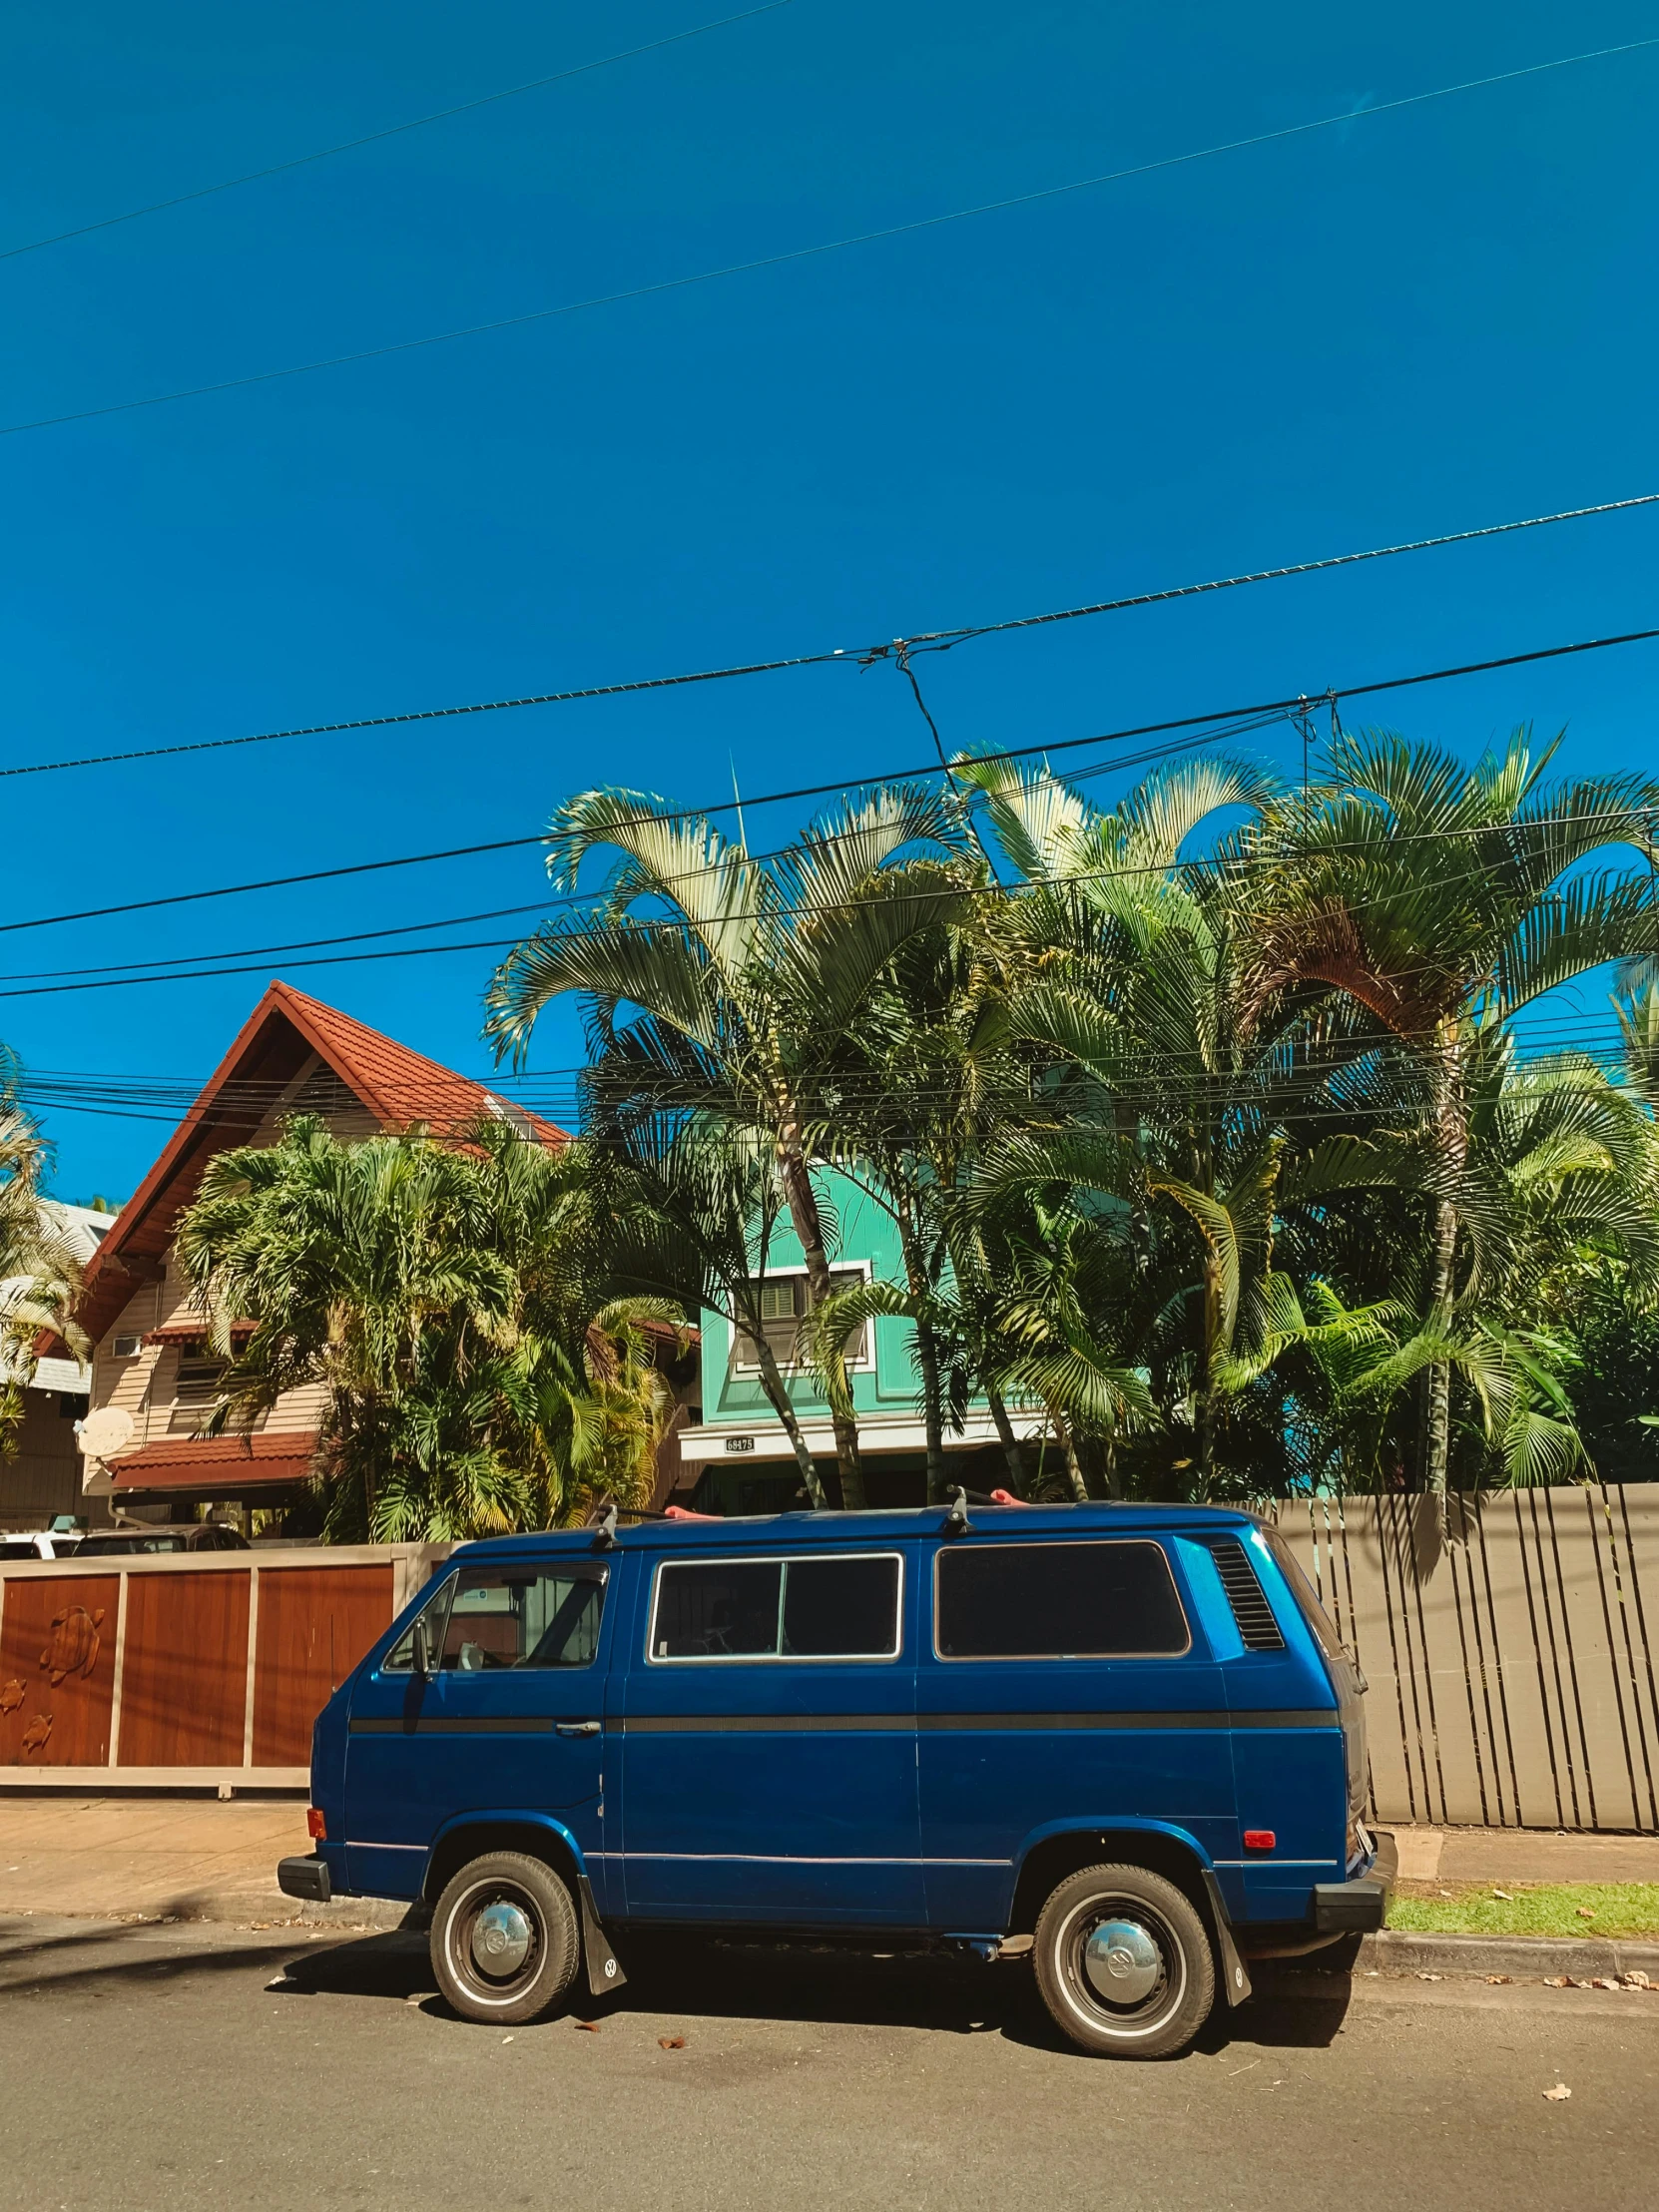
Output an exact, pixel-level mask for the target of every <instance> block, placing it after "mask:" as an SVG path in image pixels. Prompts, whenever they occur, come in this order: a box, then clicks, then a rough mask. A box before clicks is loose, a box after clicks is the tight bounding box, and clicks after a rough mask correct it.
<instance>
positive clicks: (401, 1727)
mask: <svg viewBox="0 0 1659 2212" xmlns="http://www.w3.org/2000/svg"><path fill="white" fill-rule="evenodd" d="M557 1725H558V1723H557V1722H556V1721H555V1720H554V1719H552V1718H551V1717H537V1718H531V1719H517V1718H514V1719H501V1718H498V1717H495V1716H493V1715H492V1716H485V1715H479V1717H478V1718H477V1719H475V1720H468V1719H451V1718H448V1717H446V1718H444V1719H442V1720H426V1719H419V1720H403V1719H401V1718H398V1717H394V1718H388V1719H372V1720H371V1719H369V1718H367V1717H366V1716H360V1717H354V1718H353V1719H352V1722H351V1734H352V1735H353V1736H486V1735H487V1736H545V1735H549V1734H551V1733H552V1731H553V1729H554V1728H555V1727H556V1726H557ZM605 1726H606V1729H607V1730H608V1731H609V1732H611V1733H613V1734H616V1735H627V1736H742V1735H768V1736H782V1735H791V1736H797V1735H815V1734H818V1735H845V1734H853V1735H866V1736H875V1735H908V1734H909V1733H910V1732H911V1731H912V1730H921V1731H924V1732H926V1733H928V1734H933V1733H938V1732H944V1733H953V1732H960V1731H967V1732H969V1733H972V1734H977V1735H991V1734H996V1735H1005V1734H1009V1733H1017V1732H1024V1731H1046V1732H1050V1733H1052V1732H1053V1731H1056V1730H1073V1731H1088V1732H1102V1731H1107V1730H1111V1731H1118V1732H1121V1731H1125V1730H1127V1731H1131V1732H1135V1733H1138V1734H1142V1735H1161V1734H1164V1733H1166V1732H1168V1731H1170V1730H1177V1729H1178V1730H1192V1729H1212V1730H1213V1729H1231V1728H1252V1729H1261V1728H1289V1729H1298V1730H1300V1729H1310V1728H1316V1729H1330V1730H1335V1729H1339V1728H1340V1727H1341V1726H1342V1723H1341V1721H1340V1719H1339V1718H1338V1716H1337V1714H1336V1713H1335V1712H1330V1711H1324V1712H1311V1713H919V1714H916V1715H914V1716H913V1717H912V1716H911V1715H910V1714H908V1713H673V1714H643V1713H638V1714H633V1715H630V1716H629V1717H628V1718H627V1719H620V1718H619V1719H614V1720H610V1721H607V1722H606V1724H605Z"/></svg>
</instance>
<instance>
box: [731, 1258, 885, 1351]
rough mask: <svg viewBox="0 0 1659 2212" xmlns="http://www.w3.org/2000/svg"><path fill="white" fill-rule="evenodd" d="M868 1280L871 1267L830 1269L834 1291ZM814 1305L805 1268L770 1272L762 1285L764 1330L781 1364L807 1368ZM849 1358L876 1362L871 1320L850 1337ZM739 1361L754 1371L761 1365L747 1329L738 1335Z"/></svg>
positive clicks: (832, 1289) (832, 1290) (847, 1348)
mask: <svg viewBox="0 0 1659 2212" xmlns="http://www.w3.org/2000/svg"><path fill="white" fill-rule="evenodd" d="M868 1280H869V1270H868V1269H867V1268H831V1269H830V1290H831V1292H834V1291H844V1290H845V1289H846V1288H847V1287H848V1286H849V1285H850V1284H853V1283H867V1282H868ZM810 1308H811V1298H810V1293H809V1291H808V1286H807V1271H806V1269H805V1268H802V1269H799V1270H792V1271H791V1272H790V1273H789V1274H787V1275H772V1276H769V1277H768V1278H767V1280H766V1282H764V1283H763V1284H762V1285H761V1330H762V1334H763V1335H764V1336H765V1338H766V1341H767V1343H768V1344H769V1345H770V1346H771V1347H772V1355H773V1358H774V1359H775V1360H776V1361H777V1362H778V1365H779V1366H780V1367H781V1368H804V1367H805V1366H806V1365H807V1316H808V1313H809V1311H810ZM846 1361H847V1365H848V1366H849V1367H853V1368H863V1367H869V1366H871V1365H873V1361H872V1356H871V1353H870V1345H869V1326H868V1324H867V1323H866V1324H865V1325H864V1326H863V1328H861V1329H860V1330H859V1331H858V1332H857V1334H856V1335H855V1336H854V1337H852V1338H850V1339H849V1340H848V1343H847V1347H846ZM736 1365H737V1367H738V1368H739V1369H742V1370H747V1371H748V1372H749V1373H750V1374H753V1373H754V1372H755V1370H756V1369H757V1368H758V1367H759V1366H760V1356H759V1353H758V1352H757V1350H756V1346H755V1340H754V1338H753V1337H751V1336H750V1335H749V1334H748V1333H747V1331H745V1332H742V1333H740V1335H739V1338H738V1351H737V1360H736Z"/></svg>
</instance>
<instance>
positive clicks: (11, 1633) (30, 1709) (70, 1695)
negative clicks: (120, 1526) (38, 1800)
mask: <svg viewBox="0 0 1659 2212" xmlns="http://www.w3.org/2000/svg"><path fill="white" fill-rule="evenodd" d="M0 1597H3V1599H4V1610H3V1611H0V1766H7V1767H102V1766H105V1765H107V1764H108V1761H109V1756H110V1700H111V1697H112V1694H113V1692H114V1689H115V1645H116V1627H117V1615H118V1610H119V1606H120V1601H121V1579H120V1577H119V1576H118V1575H113V1574H110V1575H102V1574H100V1575H84V1574H78V1575H61V1576H58V1575H27V1576H25V1575H16V1576H8V1577H7V1578H6V1581H5V1584H4V1588H3V1590H0ZM100 1616H102V1617H100ZM54 1675H56V1676H57V1677H58V1679H57V1681H56V1682H54V1681H53V1679H52V1677H53V1676H54Z"/></svg>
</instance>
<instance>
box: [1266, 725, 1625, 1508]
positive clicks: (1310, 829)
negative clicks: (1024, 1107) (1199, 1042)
mask: <svg viewBox="0 0 1659 2212" xmlns="http://www.w3.org/2000/svg"><path fill="white" fill-rule="evenodd" d="M1559 742H1560V741H1559V740H1557V741H1556V745H1551V746H1547V747H1545V748H1544V750H1543V751H1542V752H1541V753H1540V754H1537V755H1536V756H1535V755H1534V754H1533V752H1532V750H1531V745H1530V738H1529V734H1528V733H1527V732H1525V731H1517V732H1515V733H1514V735H1513V736H1512V737H1511V738H1510V740H1509V743H1508V745H1507V746H1506V747H1505V749H1504V750H1503V752H1502V753H1501V754H1498V755H1492V756H1487V757H1486V758H1484V759H1483V760H1481V761H1480V762H1479V763H1478V764H1477V765H1476V767H1475V768H1474V769H1473V770H1472V771H1471V770H1469V769H1466V768H1465V767H1464V766H1463V765H1462V764H1461V763H1460V762H1459V761H1458V760H1457V759H1456V758H1455V757H1454V756H1453V755H1452V754H1450V753H1448V752H1446V751H1444V750H1442V749H1439V748H1435V747H1426V746H1419V747H1411V746H1408V745H1407V744H1406V743H1405V741H1404V740H1403V739H1402V738H1400V737H1397V736H1395V735H1393V734H1392V733H1390V732H1386V731H1379V732H1361V733H1354V734H1343V733H1339V734H1338V735H1337V736H1336V737H1335V738H1334V741H1333V744H1332V747H1331V753H1330V760H1329V763H1328V766H1327V771H1326V773H1325V774H1324V775H1323V776H1322V780H1321V782H1320V784H1319V785H1318V787H1317V788H1315V789H1314V790H1313V791H1312V792H1310V793H1309V794H1307V795H1297V796H1296V797H1295V798H1294V799H1289V798H1287V799H1285V800H1283V801H1281V802H1280V803H1279V804H1278V805H1277V806H1276V807H1275V808H1273V809H1272V810H1270V811H1269V812H1268V813H1267V814H1266V815H1265V817H1264V819H1263V821H1262V822H1261V824H1260V826H1259V828H1258V829H1257V830H1255V831H1254V832H1253V833H1252V834H1251V835H1249V836H1248V837H1246V838H1245V839H1243V840H1241V845H1240V854H1239V857H1240V862H1241V866H1242V867H1248V869H1249V873H1250V878H1251V882H1252V885H1253V890H1252V899H1253V906H1254V912H1253V915H1252V927H1251V932H1250V939H1249V948H1248V955H1247V964H1248V970H1249V972H1248V978H1247V982H1246V986H1245V989H1244V992H1243V995H1242V999H1241V1003H1240V1007H1239V1019H1240V1026H1241V1030H1242V1031H1243V1032H1245V1033H1254V1032H1255V1031H1256V1030H1257V1029H1259V1028H1260V1027H1261V1026H1262V1025H1264V1024H1269V1023H1272V1022H1274V1021H1276V1020H1282V1019H1283V1017H1284V1013H1285V1010H1286V1009H1287V1008H1289V1007H1294V1006H1296V1005H1297V1004H1298V1002H1299V1001H1300V1002H1303V1003H1306V1001H1307V999H1308V998H1309V996H1310V995H1311V994H1314V993H1318V992H1322V991H1323V992H1335V993H1339V994H1341V995H1342V996H1343V997H1344V998H1345V999H1347V1000H1348V1001H1349V1002H1350V1003H1351V1004H1352V1005H1353V1006H1355V1007H1356V1008H1358V1009H1360V1010H1363V1013H1364V1015H1365V1016H1366V1017H1369V1022H1370V1025H1371V1029H1372V1033H1373V1038H1374V1039H1375V1040H1381V1041H1383V1042H1385V1043H1387V1044H1390V1045H1391V1046H1393V1047H1395V1048H1396V1049H1397V1052H1398V1053H1400V1054H1403V1055H1404V1056H1405V1057H1406V1058H1407V1059H1408V1060H1409V1062H1410V1063H1411V1065H1412V1066H1413V1068H1414V1070H1415V1072H1416V1075H1417V1078H1418V1080H1419V1082H1420V1085H1421V1106H1420V1114H1419V1120H1418V1138H1419V1142H1420V1144H1421V1146H1422V1148H1423V1151H1424V1154H1425V1157H1426V1160H1427V1163H1428V1206H1429V1215H1430V1223H1429V1236H1428V1250H1427V1256H1426V1267H1425V1273H1424V1282H1423V1307H1424V1312H1425V1322H1424V1329H1425V1332H1426V1333H1427V1334H1428V1335H1429V1336H1431V1337H1433V1338H1435V1339H1437V1340H1442V1341H1444V1342H1446V1343H1449V1342H1450V1339H1451V1332H1452V1320H1453V1314H1454V1311H1455V1310H1456V1308H1457V1306H1458V1305H1459V1302H1460V1301H1463V1300H1465V1299H1466V1298H1467V1296H1468V1295H1469V1294H1470V1291H1471V1289H1472V1287H1473V1285H1474V1284H1475V1282H1476V1281H1477V1272H1476V1251H1475V1242H1474V1239H1475V1233H1476V1231H1477V1228H1478V1224H1479V1213H1480V1209H1479V1201H1478V1196H1477V1191H1476V1184H1475V1182H1474V1181H1471V1174H1470V1168H1471V1161H1470V1148H1471V1143H1472V1141H1473V1135H1474V1117H1475V1095H1474V1094H1475V1091H1476V1089H1477V1087H1478V1083H1479V1080H1480V1077H1479V1069H1480V1067H1481V1064H1482V1062H1483V1059H1484V1056H1485V1055H1486V1054H1487V1053H1488V1051H1489V1049H1490V1044H1491V1039H1492V1034H1493V1032H1494V1031H1497V1032H1502V1031H1503V1030H1505V1029H1506V1028H1507V1027H1508V1025H1509V1024H1511V1023H1513V1022H1514V1021H1515V1019H1516V1018H1517V1017H1518V1016H1519V1015H1521V1014H1522V1013H1524V1011H1525V1010H1526V1009H1527V1008H1528V1007H1529V1006H1531V1005H1533V1004H1534V1003H1535V1002H1536V1001H1537V1000H1538V999H1539V998H1541V997H1542V996H1544V994H1545V993H1547V992H1549V991H1552V990H1555V989H1557V988H1558V987H1559V986H1560V985H1562V984H1564V983H1567V982H1570V981H1571V980H1573V979H1574V978H1575V977H1577V976H1580V975H1583V974H1585V973H1587V972H1589V971H1590V970H1591V969H1593V968H1596V967H1599V966H1601V965H1603V964H1604V963H1606V962H1609V961H1614V960H1620V959H1623V958H1625V957H1627V956H1628V955H1629V954H1630V953H1631V952H1632V950H1633V948H1634V944H1635V941H1636V939H1635V935H1634V932H1635V930H1636V928H1637V926H1638V924H1639V923H1641V922H1642V921H1644V920H1645V921H1646V922H1647V924H1648V927H1649V929H1651V926H1652V915H1653V907H1652V894H1651V886H1650V882H1649V879H1648V877H1647V875H1646V873H1645V872H1644V873H1643V874H1641V875H1632V874H1630V873H1626V872H1621V871H1619V870H1617V869H1614V868H1613V867H1611V866H1608V865H1606V864H1601V865H1594V864H1591V863H1595V862H1597V861H1599V860H1601V858H1602V856H1603V855H1604V854H1606V853H1607V852H1608V850H1609V849H1610V848H1611V847H1613V846H1616V845H1620V844H1627V845H1633V846H1635V847H1636V848H1637V849H1638V850H1639V851H1641V852H1642V853H1643V854H1644V855H1645V854H1647V853H1648V852H1649V850H1650V837H1651V824H1652V819H1653V807H1654V801H1655V794H1654V790H1653V787H1651V786H1650V785H1648V784H1646V783H1645V782H1643V781H1642V780H1641V779H1639V778H1636V777H1618V778H1597V779H1591V780H1588V781H1583V782H1579V783H1576V784H1573V785H1570V786H1567V787H1565V788H1562V789H1556V790H1554V791H1550V790H1546V788H1545V787H1544V783H1543V779H1544V775H1545V772H1546V771H1547V769H1548V767H1549V763H1550V761H1551V760H1552V758H1553V756H1554V754H1555V751H1556V746H1557V745H1558V744H1559ZM1451 1365H1452V1364H1451V1361H1450V1359H1449V1357H1443V1358H1442V1357H1436V1358H1433V1359H1431V1360H1429V1361H1428V1362H1427V1363H1426V1366H1425V1373H1426V1379H1427V1380H1426V1401H1425V1407H1424V1413H1425V1417H1424V1422H1423V1431H1422V1457H1421V1473H1422V1481H1423V1485H1424V1487H1425V1488H1427V1489H1428V1490H1430V1491H1431V1492H1433V1493H1434V1494H1435V1495H1437V1496H1440V1497H1443V1496H1444V1493H1445V1488H1446V1473H1447V1464H1448V1458H1449V1448H1450V1383H1451Z"/></svg>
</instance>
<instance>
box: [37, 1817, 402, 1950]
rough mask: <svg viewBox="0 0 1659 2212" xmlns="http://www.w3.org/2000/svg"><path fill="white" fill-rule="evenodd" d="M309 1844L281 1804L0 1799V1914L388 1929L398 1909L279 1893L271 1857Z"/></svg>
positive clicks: (298, 1820)
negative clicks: (313, 1901) (308, 1902)
mask: <svg viewBox="0 0 1659 2212" xmlns="http://www.w3.org/2000/svg"><path fill="white" fill-rule="evenodd" d="M311 1848H312V1847H311V1844H310V1842H309V1839H308V1838H307V1836H306V1833H305V1808H304V1806H303V1805H301V1804H298V1803H296V1802H293V1801H291V1800H288V1801H284V1802H280V1803H272V1802H269V1801H267V1802H261V1801H259V1800H249V1799H242V1800H232V1801H231V1802H230V1803H228V1804H222V1803H220V1802H219V1801H218V1800H217V1799H214V1798H116V1797H105V1798H98V1797H38V1798H14V1797H9V1796H8V1797H0V1914H10V1913H58V1914H65V1915H68V1916H70V1917H72V1918H74V1917H97V1916H104V1915H111V1916H127V1915H142V1916H143V1917H145V1918H146V1919H156V1920H162V1919H168V1918H177V1919H179V1920H208V1921H233V1922H236V1923H238V1924H240V1925H243V1926H247V1925H249V1924H257V1923H260V1922H265V1921H296V1920H300V1919H304V1920H306V1921H320V1922H330V1923H336V1922H337V1923H338V1924H340V1925H342V1926H368V1927H379V1926H387V1925H389V1926H395V1925H396V1921H397V1919H399V1918H400V1917H401V1913H402V1908H401V1907H389V1906H381V1905H376V1904H373V1903H370V1902H366V1901H364V1902H358V1901H355V1900H347V1901H345V1902H344V1903H342V1904H341V1905H338V1906H303V1907H302V1906H301V1905H300V1904H299V1903H298V1902H297V1901H296V1900H295V1899H293V1898H285V1897H283V1895H282V1893H281V1892H280V1891H279V1890H278V1889H277V1860H278V1859H281V1858H284V1857H285V1856H286V1855H287V1854H289V1853H290V1852H307V1851H309V1850H310V1849H311Z"/></svg>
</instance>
